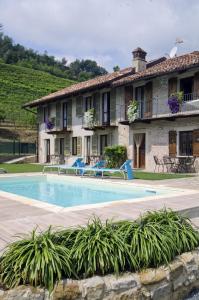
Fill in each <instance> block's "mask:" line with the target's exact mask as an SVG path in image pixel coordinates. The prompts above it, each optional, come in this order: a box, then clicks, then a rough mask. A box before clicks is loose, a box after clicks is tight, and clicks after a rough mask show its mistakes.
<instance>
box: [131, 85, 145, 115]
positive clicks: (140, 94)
mask: <svg viewBox="0 0 199 300" xmlns="http://www.w3.org/2000/svg"><path fill="white" fill-rule="evenodd" d="M135 99H136V100H137V101H138V103H139V113H140V117H141V118H143V116H144V86H139V87H136V88H135ZM131 100H132V99H131Z"/></svg>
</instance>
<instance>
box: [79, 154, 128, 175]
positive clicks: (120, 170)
mask: <svg viewBox="0 0 199 300" xmlns="http://www.w3.org/2000/svg"><path fill="white" fill-rule="evenodd" d="M78 169H80V170H82V176H83V175H84V171H91V172H94V174H95V176H97V175H101V178H104V173H105V172H106V173H120V174H122V175H123V177H124V179H128V180H130V179H133V178H134V177H133V170H132V168H131V160H130V159H128V160H126V161H125V163H123V165H122V166H121V167H120V168H118V169H111V168H103V167H102V168H99V167H97V168H94V167H90V168H89V167H86V168H78Z"/></svg>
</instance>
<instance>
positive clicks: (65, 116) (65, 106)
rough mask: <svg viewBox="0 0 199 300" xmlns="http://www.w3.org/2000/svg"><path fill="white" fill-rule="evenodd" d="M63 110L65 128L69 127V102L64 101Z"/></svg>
mask: <svg viewBox="0 0 199 300" xmlns="http://www.w3.org/2000/svg"><path fill="white" fill-rule="evenodd" d="M62 108H63V110H62V113H63V118H62V120H63V124H62V125H63V128H67V103H63V107H62Z"/></svg>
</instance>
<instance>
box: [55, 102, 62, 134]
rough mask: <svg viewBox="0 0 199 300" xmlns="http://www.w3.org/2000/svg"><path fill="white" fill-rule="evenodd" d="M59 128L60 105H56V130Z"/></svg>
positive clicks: (58, 103)
mask: <svg viewBox="0 0 199 300" xmlns="http://www.w3.org/2000/svg"><path fill="white" fill-rule="evenodd" d="M60 128H61V103H60V102H57V103H56V129H60Z"/></svg>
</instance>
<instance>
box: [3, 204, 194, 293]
mask: <svg viewBox="0 0 199 300" xmlns="http://www.w3.org/2000/svg"><path fill="white" fill-rule="evenodd" d="M198 245H199V233H198V231H196V230H195V229H194V228H193V227H192V225H191V223H190V221H189V220H188V219H187V218H185V217H183V216H181V215H179V214H178V213H176V212H173V211H171V210H166V209H164V210H161V211H154V212H148V213H146V214H144V215H143V216H141V217H140V218H139V219H137V220H135V221H126V220H124V221H120V222H113V221H110V220H107V221H106V222H105V223H102V222H101V220H100V219H99V218H96V217H94V218H93V220H91V221H89V222H88V224H87V225H86V226H82V227H78V228H73V229H72V228H68V229H65V230H64V229H62V230H61V231H52V229H51V227H49V229H48V230H47V231H45V232H41V233H37V232H36V230H33V232H32V233H31V234H30V235H29V236H27V237H24V236H22V237H21V239H20V240H18V241H16V242H14V243H11V244H10V245H8V247H7V248H6V250H5V252H4V253H3V255H2V257H0V285H1V284H3V285H4V286H5V287H6V288H12V287H14V286H18V285H20V284H31V285H33V286H38V285H41V286H45V287H46V288H48V289H49V290H50V291H52V290H53V287H54V284H55V282H56V281H57V280H60V279H62V278H87V277H90V276H93V275H105V274H117V275H118V274H119V273H121V272H129V271H130V272H137V271H141V270H143V269H145V268H153V267H159V266H161V265H168V264H169V263H170V262H171V261H172V260H173V259H174V258H175V257H176V256H177V255H180V254H182V253H184V252H187V251H192V250H194V249H195V248H196V247H198Z"/></svg>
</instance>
